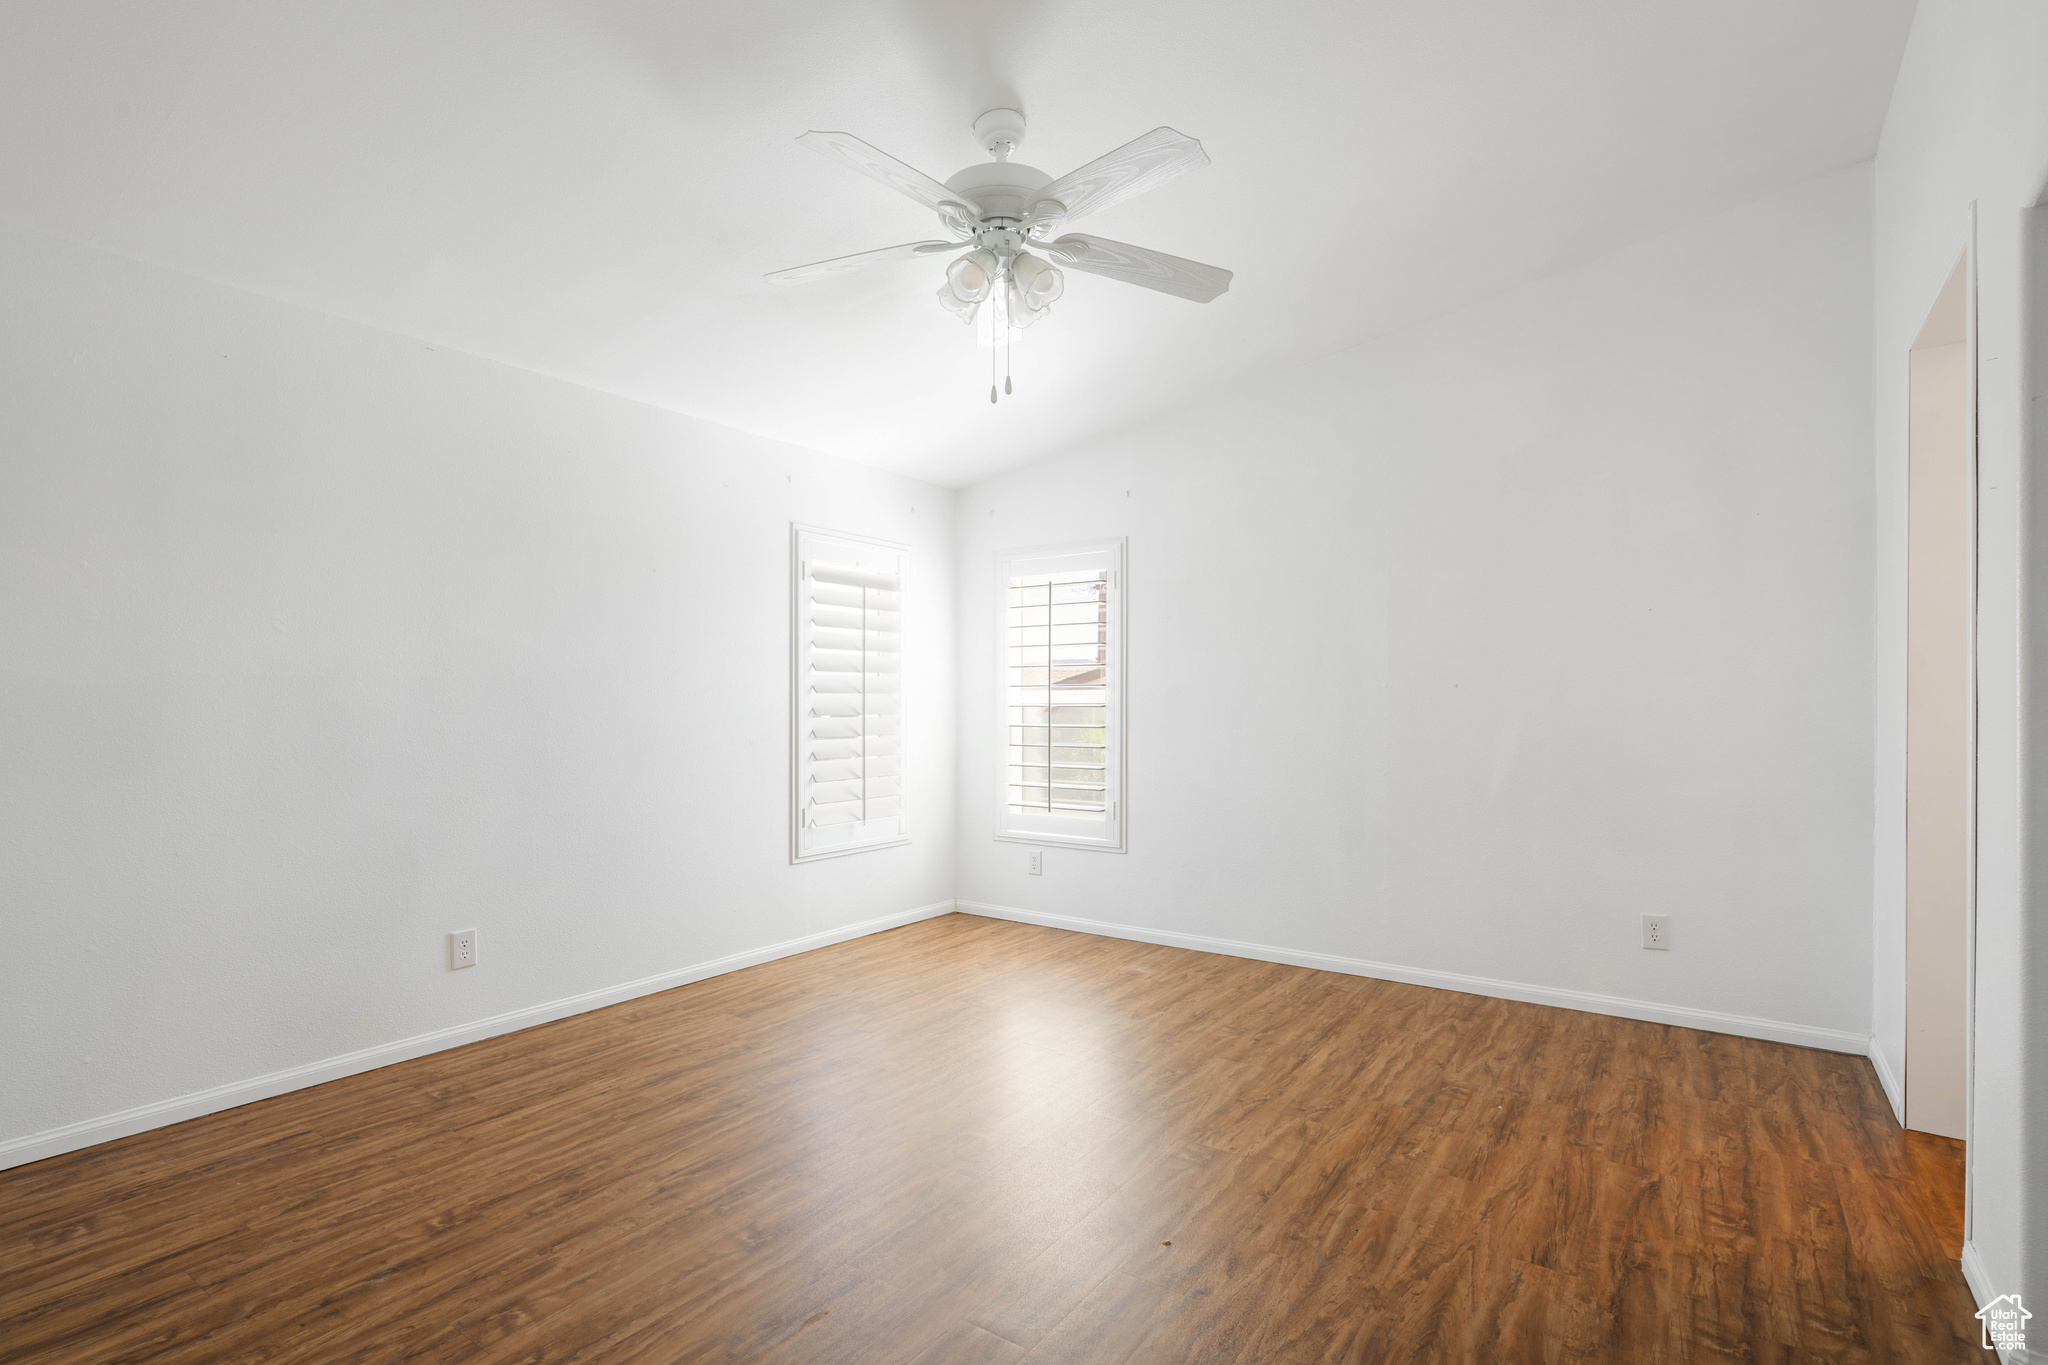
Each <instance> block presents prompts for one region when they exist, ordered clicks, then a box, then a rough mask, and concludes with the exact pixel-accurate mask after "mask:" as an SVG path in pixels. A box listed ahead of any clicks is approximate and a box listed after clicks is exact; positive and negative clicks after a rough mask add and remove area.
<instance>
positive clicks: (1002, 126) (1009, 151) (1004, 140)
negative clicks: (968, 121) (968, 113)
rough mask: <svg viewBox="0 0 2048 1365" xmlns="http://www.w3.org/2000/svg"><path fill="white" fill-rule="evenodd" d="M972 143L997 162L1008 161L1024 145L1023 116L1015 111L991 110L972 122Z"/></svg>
mask: <svg viewBox="0 0 2048 1365" xmlns="http://www.w3.org/2000/svg"><path fill="white" fill-rule="evenodd" d="M974 141H975V143H976V145H978V146H979V147H980V148H981V150H983V151H984V152H987V153H988V154H989V155H990V156H992V157H994V158H995V159H996V160H998V161H1008V160H1009V159H1010V158H1011V157H1012V156H1015V155H1016V154H1017V149H1018V148H1019V147H1021V146H1023V145H1024V116H1023V115H1022V114H1020V113H1018V112H1017V111H1016V110H1015V109H991V110H989V111H988V112H987V113H985V114H983V115H982V116H981V117H980V118H978V119H976V120H975V121H974Z"/></svg>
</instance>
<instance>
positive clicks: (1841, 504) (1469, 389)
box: [959, 164, 1872, 1050]
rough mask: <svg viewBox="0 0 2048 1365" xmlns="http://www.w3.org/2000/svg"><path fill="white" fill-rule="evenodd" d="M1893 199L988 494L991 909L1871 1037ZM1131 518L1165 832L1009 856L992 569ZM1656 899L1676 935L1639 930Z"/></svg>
mask: <svg viewBox="0 0 2048 1365" xmlns="http://www.w3.org/2000/svg"><path fill="white" fill-rule="evenodd" d="M1870 184H1871V182H1870V169H1869V166H1868V165H1867V164H1865V165H1860V166H1856V167H1851V168H1848V169H1845V170H1842V171H1839V172H1837V173H1834V174H1831V175H1828V176H1825V177H1822V178H1820V179H1817V180H1813V181H1810V182H1807V183H1805V184H1803V185H1800V186H1798V187H1796V188H1794V189H1792V190H1790V191H1788V192H1785V193H1782V194H1779V195H1777V196H1775V197H1772V198H1769V199H1766V200H1764V201H1762V202H1758V203H1753V204H1750V205H1747V206H1745V207H1742V208H1739V209H1736V210H1734V211H1732V212H1728V213H1724V214H1721V215H1719V216H1717V217H1715V218H1712V219H1710V220H1707V221H1704V222H1700V223H1697V224H1694V225H1692V226H1690V227H1687V228H1685V229H1683V230H1680V231H1677V232H1673V233H1671V234H1668V235H1666V236H1663V237H1660V238H1658V239H1656V240H1653V241H1650V242H1646V243H1643V244H1640V245H1637V246H1634V247H1631V248H1629V249H1626V250H1623V251H1620V252H1617V253H1615V254H1613V255H1611V256H1608V257H1606V258H1604V259H1601V260H1599V261H1596V262H1594V263H1592V264H1589V265H1586V266H1584V267H1582V268H1579V269H1575V270H1573V271H1570V272H1568V273H1566V274H1563V275H1559V276H1555V277H1552V278H1549V279H1546V280H1543V281H1541V282H1539V283H1536V284H1533V285H1530V286H1528V287H1526V288H1522V289H1519V290H1516V291H1514V292H1513V293H1510V294H1508V295H1506V296H1503V297H1499V298H1496V299H1493V300H1491V301H1488V302H1486V303H1483V304H1480V305H1477V306H1474V307H1471V308H1467V309H1464V310H1461V311H1459V312H1456V313H1454V314H1451V315H1449V316H1445V317H1442V318H1439V319H1437V320H1435V321H1432V322H1429V323H1426V324H1424V325H1421V326H1418V327H1414V328H1411V329H1409V330H1406V331H1403V332H1400V333H1398V334H1396V335H1393V336H1389V337H1386V338H1384V339H1382V340H1379V341H1375V342H1373V343H1371V344H1369V345H1366V346H1363V347H1360V348H1357V349H1354V350H1351V351H1347V352H1344V353H1342V354H1339V355H1336V356H1333V357H1331V358H1328V359H1326V360H1324V361H1321V362H1319V363H1316V364H1314V365H1310V366H1306V367H1303V368H1302V369H1300V370H1298V371H1296V372H1292V373H1287V374H1276V375H1269V376H1266V377H1264V378H1262V379H1260V380H1258V381H1257V382H1252V383H1248V384H1246V385H1243V386H1241V387H1239V388H1237V389H1235V390H1232V391H1230V392H1228V393H1226V394H1224V395H1221V396H1219V397H1216V398H1215V399H1213V400H1211V401H1209V402H1207V403H1205V404H1204V405H1202V406H1201V407H1199V408H1197V409H1192V410H1189V411H1187V412H1185V413H1183V414H1181V415H1179V416H1178V417H1176V418H1174V419H1172V420H1169V421H1165V422H1162V423H1160V424H1158V425H1157V426H1155V427H1152V428H1148V429H1146V430H1143V431H1140V432H1133V433H1131V434H1129V435H1126V436H1123V437H1121V438H1119V439H1113V440H1107V441H1103V442H1101V443H1099V444H1096V445H1093V446H1091V447H1088V448H1085V449H1082V450H1079V451H1076V452H1073V453H1072V454H1070V455H1067V456H1065V457H1062V458H1059V459H1054V460H1050V461H1047V462H1043V463H1040V464H1037V465H1034V466H1032V467H1030V468H1028V469H1025V470H1023V471H1020V472H1018V473H1015V474H1013V475H1010V476H1008V477H1004V478H999V479H996V480H993V481H991V482H988V483H985V484H982V485H979V486H977V487H974V488H972V489H969V490H966V491H964V492H963V493H962V494H961V500H960V507H959V516H960V542H959V564H960V574H961V579H960V583H961V587H960V591H959V610H960V613H961V615H960V631H959V634H960V641H961V659H962V664H961V673H960V687H961V694H960V695H961V699H962V701H961V722H962V731H961V791H962V807H961V823H960V840H961V843H960V882H959V895H960V897H961V899H962V901H963V905H964V904H965V903H966V902H977V903H987V904H991V905H995V906H1001V907H1008V908H1013V909H1019V910H1023V911H1026V912H1031V913H1034V914H1038V915H1041V916H1042V915H1046V914H1062V915H1068V916H1074V917H1079V918H1085V919H1091V920H1097V921H1108V922H1113V923H1120V924H1123V925H1127V926H1134V927H1135V928H1137V929H1139V930H1142V931H1146V932H1151V933H1160V932H1170V933H1179V934H1192V935H1202V936H1209V937H1214V938H1221V939H1229V940H1237V941H1241V942H1246V943H1251V944H1257V945H1266V946H1270V947H1278V948H1283V949H1291V950H1303V951H1308V952H1314V953H1322V954H1330V955H1335V956H1337V957H1342V958H1351V959H1362V960H1365V961H1367V962H1372V963H1381V964H1391V965H1393V966H1395V967H1398V968H1403V969H1411V970H1414V969H1419V970H1420V971H1421V972H1422V973H1424V975H1423V976H1422V978H1421V979H1431V978H1429V977H1428V976H1427V975H1426V974H1427V973H1431V972H1435V973H1455V974H1465V975H1469V976H1476V977H1482V978H1489V979H1492V980H1493V981H1495V982H1508V983H1522V984H1524V985H1532V986H1535V987H1539V988H1542V989H1541V990H1538V991H1536V992H1533V993H1529V994H1530V995H1531V996H1532V998H1550V999H1556V998H1578V997H1560V996H1559V995H1558V994H1557V993H1558V992H1585V993H1593V994H1596V995H1601V996H1611V997H1625V998H1628V999H1632V1000H1636V1001H1642V1002H1652V1003H1653V1004H1655V1005H1658V1006H1664V1007H1670V1008H1669V1009H1668V1010H1665V1011H1664V1012H1663V1013H1662V1015H1661V1016H1660V1017H1694V1018H1697V1017H1698V1016H1689V1015H1687V1014H1686V1013H1685V1012H1686V1011H1704V1012H1709V1013H1710V1014H1719V1015H1737V1016H1747V1017H1749V1018H1750V1020H1751V1029H1750V1031H1757V1032H1762V1033H1765V1034H1767V1035H1771V1036H1787V1037H1796V1038H1799V1039H1801V1040H1802V1041H1815V1042H1823V1043H1826V1044H1829V1045H1835V1046H1845V1047H1851V1048H1855V1049H1857V1050H1860V1049H1861V1047H1862V1046H1863V1044H1864V1042H1865V1040H1867V1038H1868V1031H1869V1023H1870V989H1869V981H1870V934H1869V903H1870V856H1871V833H1870V809H1871V758H1870V750H1871V741H1870V725H1871V713H1870V706H1871V703H1870V649H1871V643H1870V626H1871V584H1870V553H1871V518H1872V506H1871V486H1870V417H1869V412H1870V406H1869V405H1870V378H1869V367H1868V360H1867V356H1868V345H1869V335H1870V309H1869V297H1870V271H1871V262H1870V254H1869V241H1870V235H1869V226H1870V205H1871V200H1870V194H1871V188H1870ZM1503 211H1511V208H1505V207H1504V209H1503ZM1241 283H1243V284H1245V285H1251V284H1252V283H1253V281H1251V280H1250V279H1249V277H1246V278H1245V279H1244V280H1243V281H1241ZM1162 306H1177V305H1174V304H1173V301H1171V300H1167V301H1164V302H1163V303H1162ZM1212 306H1213V307H1217V308H1225V309H1227V308H1228V307H1229V306H1230V301H1229V298H1228V296H1226V297H1225V298H1224V299H1223V300H1221V301H1220V302H1218V303H1217V304H1215V305H1212ZM1112 535H1128V536H1129V538H1130V575H1129V610H1130V622H1131V625H1130V633H1129V648H1130V666H1129V686H1130V730H1129V780H1128V781H1129V785H1128V788H1127V791H1128V800H1129V812H1128V813H1129V829H1130V834H1129V841H1130V852H1129V853H1128V854H1125V855H1121V856H1119V855H1112V854H1100V853H1086V852H1076V851H1069V850H1064V849H1050V850H1048V851H1047V852H1046V856H1045V871H1044V874H1043V875H1042V876H1037V877H1033V876H1028V875H1026V873H1025V857H1024V852H1025V851H1024V850H1023V849H1021V848H1019V847H1017V846H1016V845H1013V844H1001V843H997V842H995V841H993V840H992V839H991V837H990V829H991V825H992V814H991V812H992V809H993V802H994V799H995V788H996V785H997V782H998V780H999V778H998V774H999V764H1000V762H1001V757H1000V752H999V748H998V734H997V730H996V711H995V706H994V696H995V693H994V689H995V687H996V678H995V673H994V637H993V634H992V631H993V626H994V615H993V605H992V604H993V601H994V592H993V565H992V561H993V557H994V555H995V553H996V552H997V550H998V549H999V548H1006V547H1011V546H1018V545H1034V544H1047V543H1053V542H1059V541H1064V540H1070V539H1079V538H1083V537H1093V536H1112ZM1212 754H1213V756H1211V755H1212ZM1648 911H1656V912H1665V913H1669V914H1672V915H1673V916H1675V925H1674V928H1675V942H1676V947H1675V949H1674V950H1673V951H1671V952H1668V953H1659V952H1646V951H1644V950H1643V949H1642V947H1641V946H1640V942H1641V935H1640V923H1639V918H1638V917H1639V916H1640V915H1641V914H1642V913H1644V912H1648ZM1546 992H1547V993H1546ZM1639 1012H1641V1011H1639ZM1674 1012H1675V1013H1674ZM1650 1013H1651V1014H1653V1015H1655V1014H1657V1013H1658V1012H1657V1011H1650ZM1757 1021H1772V1022H1773V1024H1774V1025H1779V1026H1783V1027H1775V1028H1764V1027H1760V1026H1756V1025H1757ZM1724 1022H1725V1021H1724Z"/></svg>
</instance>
